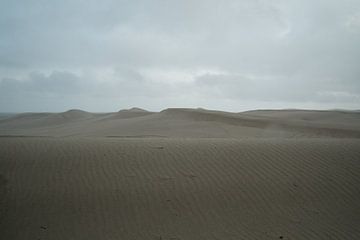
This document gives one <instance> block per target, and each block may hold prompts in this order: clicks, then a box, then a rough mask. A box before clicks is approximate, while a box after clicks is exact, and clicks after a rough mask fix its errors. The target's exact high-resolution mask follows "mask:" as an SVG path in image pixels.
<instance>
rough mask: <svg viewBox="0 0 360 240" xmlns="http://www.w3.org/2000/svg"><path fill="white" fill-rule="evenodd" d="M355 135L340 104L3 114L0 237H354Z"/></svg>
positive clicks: (359, 179) (359, 145) (359, 132)
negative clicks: (237, 110) (311, 107)
mask: <svg viewBox="0 0 360 240" xmlns="http://www.w3.org/2000/svg"><path fill="white" fill-rule="evenodd" d="M40 136H41V137H40ZM359 137H360V121H359V113H358V112H344V111H304V110H282V111H279V110H272V111H250V112H244V113H228V112H221V111H210V110H204V109H166V110H163V111H161V112H148V111H145V110H143V109H138V108H133V109H127V110H120V111H119V112H113V113H89V112H85V111H81V110H69V111H67V112H63V113H25V114H19V115H16V116H7V117H4V118H1V119H0V238H1V239H12V240H17V239H19V240H20V239H21V240H22V239H41V240H42V239H54V240H55V239H56V240H57V239H58V240H63V239H86V240H91V239H134V240H135V239H158V240H159V239H161V240H165V239H168V240H175V239H178V240H180V239H189V240H192V239H194V240H201V239H204V240H205V239H206V240H208V239H214V240H220V239H225V240H228V239H229V240H231V239H234V240H235V239H236V240H238V239H360V218H359V216H360V190H359V186H360V168H359V166H360V140H359Z"/></svg>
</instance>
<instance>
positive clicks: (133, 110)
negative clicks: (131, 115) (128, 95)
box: [119, 107, 148, 113]
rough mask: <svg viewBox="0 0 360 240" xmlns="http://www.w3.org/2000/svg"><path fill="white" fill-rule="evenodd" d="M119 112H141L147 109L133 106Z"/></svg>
mask: <svg viewBox="0 0 360 240" xmlns="http://www.w3.org/2000/svg"><path fill="white" fill-rule="evenodd" d="M119 112H143V113H146V112H148V111H146V110H145V109H142V108H137V107H133V108H129V109H122V110H120V111H119Z"/></svg>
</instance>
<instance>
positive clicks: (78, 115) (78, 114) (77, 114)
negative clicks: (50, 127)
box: [58, 109, 93, 119]
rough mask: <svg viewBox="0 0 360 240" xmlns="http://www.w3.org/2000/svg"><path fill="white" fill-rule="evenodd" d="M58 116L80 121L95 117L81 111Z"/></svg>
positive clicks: (71, 111) (69, 111)
mask: <svg viewBox="0 0 360 240" xmlns="http://www.w3.org/2000/svg"><path fill="white" fill-rule="evenodd" d="M58 115H60V116H62V117H64V118H66V119H80V118H88V117H92V116H93V114H91V113H89V112H86V111H83V110H79V109H71V110H68V111H66V112H63V113H59V114H58Z"/></svg>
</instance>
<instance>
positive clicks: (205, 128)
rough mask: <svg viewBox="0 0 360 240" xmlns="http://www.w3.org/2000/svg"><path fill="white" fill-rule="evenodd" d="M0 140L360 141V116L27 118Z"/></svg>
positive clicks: (71, 114) (78, 114) (10, 121)
mask: <svg viewBox="0 0 360 240" xmlns="http://www.w3.org/2000/svg"><path fill="white" fill-rule="evenodd" d="M0 135H28V136H40V135H41V136H100V137H104V136H118V137H140V136H161V137H202V138H214V137H215V138H229V137H230V138H249V137H262V138H263V137H288V138H291V137H344V138H349V137H350V138H359V137H360V114H359V113H358V112H345V111H343V112H340V111H305V110H277V111H275V110H273V111H250V112H244V113H228V112H221V111H210V110H204V109H181V108H177V109H166V110H163V111H161V112H148V111H146V110H143V109H140V108H132V109H127V110H120V111H119V112H116V113H102V114H99V113H89V112H85V111H81V110H69V111H67V112H64V113H27V114H20V115H17V116H14V117H10V118H6V119H3V120H0Z"/></svg>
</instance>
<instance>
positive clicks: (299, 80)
mask: <svg viewBox="0 0 360 240" xmlns="http://www.w3.org/2000/svg"><path fill="white" fill-rule="evenodd" d="M359 11H360V3H359V2H358V1H357V0H344V1H338V0H319V1H316V2H314V1H310V0H304V1H294V0H290V1H284V0H266V1H265V0H256V1H254V0H225V1H221V3H220V2H219V1H216V0H198V1H191V0H184V1H175V0H169V1H162V0H154V1H145V0H135V1H129V0H121V1H118V0H104V1H99V0H90V1H86V3H85V2H84V1H80V0H72V1H70V0H65V1H62V2H61V3H60V2H57V1H35V0H28V1H25V2H21V3H20V2H18V1H12V0H3V1H1V3H0V81H1V83H0V93H1V94H2V95H3V96H1V97H0V98H1V100H2V101H4V99H5V101H6V102H8V101H7V100H6V99H12V100H11V103H12V104H5V103H0V111H5V110H9V109H10V110H11V109H18V110H19V111H27V110H33V111H37V110H43V109H46V110H52V109H63V108H66V107H69V108H73V107H76V106H75V105H79V106H80V107H81V106H84V107H87V108H88V109H89V110H94V111H102V110H103V109H104V106H106V108H107V109H117V108H118V107H119V105H136V104H138V105H144V104H145V105H146V106H148V107H149V108H152V109H161V108H166V107H171V106H181V105H186V106H192V107H197V106H198V105H202V106H203V105H206V106H208V107H210V108H216V107H222V108H227V109H229V108H231V109H237V106H239V103H240V102H245V101H253V102H256V101H258V105H259V107H261V106H260V105H261V104H264V101H266V102H267V103H269V105H267V106H270V107H271V102H273V103H274V106H279V105H281V104H282V105H283V107H285V108H286V107H288V106H289V105H291V104H293V103H294V102H296V103H298V106H300V107H301V106H309V101H310V102H311V103H312V104H313V106H314V107H316V106H318V105H317V103H319V104H323V103H324V102H325V100H324V99H329V100H330V101H329V104H328V105H327V106H328V107H344V108H346V107H357V108H359V107H360V106H359V104H358V103H357V97H356V96H358V95H359V93H360V81H359V77H360V68H359V67H358V63H359V62H360V47H359V44H358V43H359V42H360V32H359V29H360V28H359V26H360V25H359ZM340 93H341V94H340ZM334 94H335V95H336V96H337V97H329V96H335V95H334ZM5 96H6V97H5ZM24 96H27V100H26V98H25V97H24ZM61 96H67V99H66V100H64V99H63V98H61ZM214 96H216V98H217V99H216V100H217V101H214V100H213V98H214ZM44 99H45V100H44ZM50 100H51V101H50ZM326 101H327V100H326ZM31 102H33V104H34V105H33V106H31V104H30V103H31ZM49 102H51V103H52V104H53V105H54V107H53V108H52V107H51V106H50V103H49ZM279 102H281V104H279ZM229 104H231V106H228V105H229ZM254 105H256V104H252V105H251V106H254ZM55 106H56V107H55ZM256 106H257V105H256ZM238 110H240V109H238Z"/></svg>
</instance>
